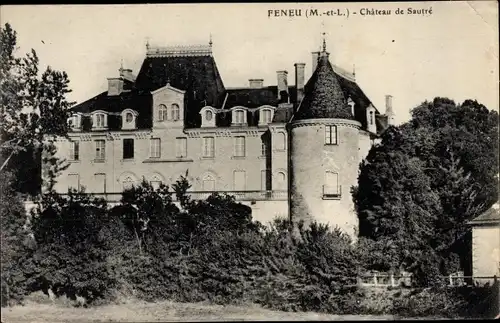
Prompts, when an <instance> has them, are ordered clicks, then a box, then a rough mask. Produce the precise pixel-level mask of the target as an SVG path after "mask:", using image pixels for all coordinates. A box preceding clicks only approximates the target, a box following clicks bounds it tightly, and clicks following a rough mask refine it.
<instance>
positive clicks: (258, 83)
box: [248, 79, 264, 89]
mask: <svg viewBox="0 0 500 323" xmlns="http://www.w3.org/2000/svg"><path fill="white" fill-rule="evenodd" d="M248 84H249V86H250V88H252V89H260V88H262V87H263V86H264V79H249V80H248Z"/></svg>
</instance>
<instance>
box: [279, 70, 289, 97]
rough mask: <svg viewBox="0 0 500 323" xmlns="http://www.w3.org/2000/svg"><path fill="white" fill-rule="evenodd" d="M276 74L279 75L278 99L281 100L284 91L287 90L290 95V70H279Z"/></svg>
mask: <svg viewBox="0 0 500 323" xmlns="http://www.w3.org/2000/svg"><path fill="white" fill-rule="evenodd" d="M276 75H277V76H278V100H281V95H282V93H283V92H286V95H288V79H287V78H288V72H287V71H277V72H276ZM288 100H289V98H287V101H288Z"/></svg>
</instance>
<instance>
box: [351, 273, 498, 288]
mask: <svg viewBox="0 0 500 323" xmlns="http://www.w3.org/2000/svg"><path fill="white" fill-rule="evenodd" d="M441 278H442V279H443V280H444V281H446V285H447V286H448V287H459V286H471V285H484V284H488V283H489V284H490V285H491V284H494V283H496V282H497V281H498V277H497V276H463V275H457V274H451V275H449V276H441ZM358 283H360V284H361V285H362V286H367V287H389V286H391V287H411V285H412V281H411V275H409V274H403V275H395V274H387V273H373V274H366V275H362V276H360V277H359V278H358Z"/></svg>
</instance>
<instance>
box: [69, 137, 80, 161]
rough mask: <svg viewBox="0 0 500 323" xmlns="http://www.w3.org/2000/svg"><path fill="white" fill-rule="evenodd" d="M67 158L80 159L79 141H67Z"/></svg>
mask: <svg viewBox="0 0 500 323" xmlns="http://www.w3.org/2000/svg"><path fill="white" fill-rule="evenodd" d="M69 159H70V160H80V142H78V141H71V142H70V143H69Z"/></svg>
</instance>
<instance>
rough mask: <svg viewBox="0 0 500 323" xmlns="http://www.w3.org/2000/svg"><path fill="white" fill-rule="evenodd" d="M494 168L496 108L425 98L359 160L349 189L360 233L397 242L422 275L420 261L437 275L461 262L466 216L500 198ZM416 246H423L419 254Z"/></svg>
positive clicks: (463, 259)
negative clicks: (353, 187) (357, 172)
mask: <svg viewBox="0 0 500 323" xmlns="http://www.w3.org/2000/svg"><path fill="white" fill-rule="evenodd" d="M497 174H498V113H497V112H496V111H491V110H488V109H487V108H486V107H485V106H484V105H482V104H480V103H478V102H477V101H472V100H466V101H465V102H463V103H462V104H459V105H457V104H456V103H455V102H454V101H452V100H449V99H446V98H435V99H434V100H433V101H432V102H428V101H425V102H423V103H422V104H421V105H419V106H418V107H416V108H415V109H413V110H412V118H411V119H410V121H408V122H407V123H405V124H403V125H401V126H400V127H398V128H397V129H396V128H391V129H388V130H387V131H386V133H385V134H384V135H383V138H382V142H381V144H380V145H378V146H375V147H373V148H372V149H371V151H370V153H369V155H368V157H367V159H366V161H364V162H363V163H362V164H361V168H360V175H359V179H358V188H357V189H356V190H355V191H354V192H353V197H354V200H355V203H356V207H357V210H358V216H359V218H360V235H361V236H364V237H368V238H370V239H373V240H376V241H379V242H378V244H379V245H380V241H381V240H384V239H385V240H387V241H389V242H391V243H395V242H397V243H398V244H399V246H401V247H403V250H404V252H406V253H407V254H412V255H413V260H414V261H413V262H414V265H415V266H416V267H414V269H415V272H416V273H417V272H418V273H419V276H420V277H422V278H425V275H423V274H422V271H423V270H424V269H423V267H425V268H426V269H425V270H427V271H436V270H437V271H438V272H441V273H442V274H448V273H450V272H453V271H456V270H458V269H459V268H464V267H465V268H466V267H467V265H468V264H467V257H468V254H467V252H466V251H467V250H468V249H469V247H468V243H469V242H468V238H470V235H469V234H468V233H469V228H468V226H467V224H466V222H467V221H469V220H471V219H473V218H474V217H476V216H477V215H478V214H480V213H481V212H483V211H484V210H486V209H487V208H489V207H490V206H491V205H492V204H493V203H494V202H495V201H496V200H497V199H498V177H497V176H498V175H497ZM402 210H403V211H402ZM406 212H408V213H409V214H408V215H410V214H411V216H410V218H408V217H405V215H404V214H405V213H406ZM408 219H413V220H414V221H415V222H412V223H413V224H412V225H413V227H411V226H410V227H408V223H407V221H408ZM405 221H406V222H405ZM408 228H413V231H408ZM396 232H398V233H396ZM403 235H405V239H406V240H407V241H406V242H405V244H406V245H405V244H401V243H400V238H401V237H402V236H403ZM382 245H383V244H382ZM418 245H421V246H424V247H425V248H428V249H425V251H422V250H419V251H418V252H417V250H418V248H416V247H417V246H418ZM431 258H432V259H433V260H432V261H428V260H429V259H431ZM426 259H427V260H426ZM459 260H460V262H459ZM400 261H401V262H404V260H403V259H400ZM401 262H400V263H401ZM434 264H436V266H437V267H435V268H433V269H430V267H432V266H433V265H434ZM405 265H408V263H406V264H405ZM417 267H418V268H417ZM406 268H408V267H406Z"/></svg>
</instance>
